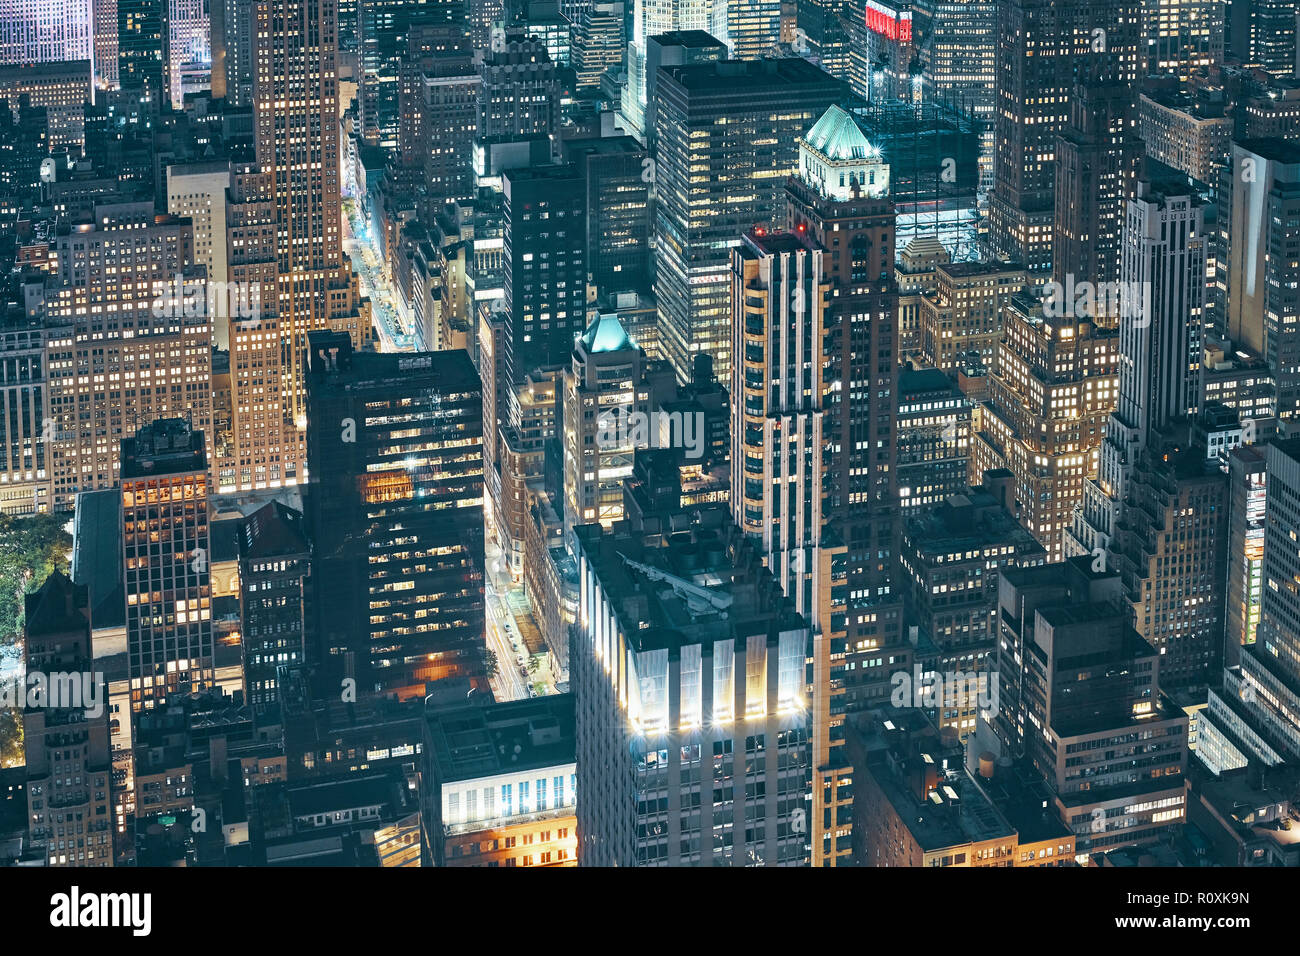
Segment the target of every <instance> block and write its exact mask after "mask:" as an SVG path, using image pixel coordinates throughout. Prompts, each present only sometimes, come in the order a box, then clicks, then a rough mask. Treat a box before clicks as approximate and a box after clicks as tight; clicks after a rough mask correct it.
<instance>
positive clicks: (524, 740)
mask: <svg viewBox="0 0 1300 956" xmlns="http://www.w3.org/2000/svg"><path fill="white" fill-rule="evenodd" d="M426 719H427V721H428V724H429V735H430V747H431V755H432V759H433V762H434V767H435V772H436V774H437V775H438V779H439V782H441V783H447V782H450V781H456V780H475V779H478V778H480V777H491V776H495V775H497V774H501V773H510V772H514V771H521V770H534V769H539V768H543V767H559V766H564V765H567V764H571V763H573V761H574V759H575V754H576V746H577V745H576V741H575V737H574V711H573V697H572V696H571V695H569V694H552V695H550V696H546V697H537V698H533V699H531V700H515V701H507V702H503V703H497V704H489V705H486V706H482V705H479V706H476V705H472V704H470V705H466V704H460V705H454V706H447V707H441V708H431V709H430V710H429V711H428V712H427V714H426Z"/></svg>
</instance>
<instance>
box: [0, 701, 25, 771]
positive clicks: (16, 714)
mask: <svg viewBox="0 0 1300 956" xmlns="http://www.w3.org/2000/svg"><path fill="white" fill-rule="evenodd" d="M25 761H26V757H25V756H24V754H23V715H22V711H20V710H16V709H15V708H12V707H5V708H2V709H0V767H17V766H19V765H20V764H22V763H24V762H25Z"/></svg>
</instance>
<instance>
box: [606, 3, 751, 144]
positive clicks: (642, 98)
mask: <svg viewBox="0 0 1300 956" xmlns="http://www.w3.org/2000/svg"><path fill="white" fill-rule="evenodd" d="M711 10H712V0H666V2H660V0H632V35H631V37H630V38H629V40H628V47H627V86H626V87H624V89H623V102H622V114H623V118H624V121H625V124H626V127H627V128H628V129H629V132H631V133H633V134H634V135H639V136H640V137H642V138H644V137H645V136H646V131H647V127H650V126H652V125H653V117H651V116H649V115H647V112H646V106H647V104H648V103H649V102H650V100H649V98H648V95H647V94H648V90H647V84H648V83H649V82H651V80H652V78H653V77H654V74H655V68H654V67H652V66H650V65H648V64H647V62H646V48H647V44H648V43H649V41H650V38H651V37H655V36H658V35H659V34H661V33H672V32H674V31H690V32H691V33H694V34H700V35H701V36H702V37H703V36H709V34H708V33H707V32H706V31H708V30H709V29H710V28H711V23H710V13H711ZM709 39H710V40H712V41H713V43H714V44H717V43H718V40H717V38H716V37H709ZM724 49H725V47H724ZM679 62H689V61H679Z"/></svg>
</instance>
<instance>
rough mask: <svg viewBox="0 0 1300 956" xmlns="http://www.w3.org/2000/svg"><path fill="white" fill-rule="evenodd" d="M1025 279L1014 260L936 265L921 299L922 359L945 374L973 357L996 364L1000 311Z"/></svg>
mask: <svg viewBox="0 0 1300 956" xmlns="http://www.w3.org/2000/svg"><path fill="white" fill-rule="evenodd" d="M1025 280H1026V275H1025V270H1024V269H1022V268H1021V267H1020V266H1018V265H1015V264H1014V263H999V262H954V263H944V264H940V265H938V266H937V267H936V269H935V283H934V291H933V292H932V293H931V294H930V295H927V296H925V298H924V299H923V300H922V303H921V357H922V358H923V359H924V360H925V363H926V364H927V365H930V366H933V367H934V368H937V369H940V370H941V371H944V372H947V373H948V374H949V375H955V374H956V370H957V368H958V367H959V366H960V365H961V364H963V363H965V362H969V361H970V360H971V359H973V358H976V357H978V359H979V361H981V362H982V363H984V365H986V366H989V367H993V366H995V365H996V364H997V360H998V343H999V342H1000V341H1001V339H1002V322H1003V315H1004V313H1005V311H1006V308H1007V304H1008V303H1009V302H1010V301H1011V297H1012V296H1013V295H1014V294H1015V293H1017V292H1019V291H1020V290H1021V288H1023V286H1024V284H1025Z"/></svg>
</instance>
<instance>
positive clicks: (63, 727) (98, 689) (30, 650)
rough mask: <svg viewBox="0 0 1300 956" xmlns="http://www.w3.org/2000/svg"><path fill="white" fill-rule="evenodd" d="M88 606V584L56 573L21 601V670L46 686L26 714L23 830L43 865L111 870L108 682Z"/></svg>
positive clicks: (111, 823) (110, 763) (111, 785)
mask: <svg viewBox="0 0 1300 956" xmlns="http://www.w3.org/2000/svg"><path fill="white" fill-rule="evenodd" d="M86 604H87V602H86V587H85V586H84V585H77V584H73V583H72V582H71V581H70V580H68V578H67V577H66V576H65V575H64V574H63V573H62V572H60V571H55V572H54V573H53V574H51V575H50V576H49V577H48V578H46V579H45V583H44V584H42V585H41V587H40V589H39V590H38V591H36V592H35V593H32V594H28V595H26V599H25V605H26V606H25V611H26V617H25V622H24V631H25V634H24V638H25V639H24V641H23V644H24V646H25V648H26V652H27V654H26V657H27V660H26V668H25V671H24V673H25V674H26V675H27V680H28V681H29V682H34V681H38V680H42V681H44V691H43V694H42V697H41V698H40V700H39V705H38V706H35V707H28V708H26V709H25V710H24V711H23V749H24V753H25V758H26V764H27V766H26V782H27V794H28V797H27V803H28V806H27V814H28V816H27V819H28V820H29V821H30V822H29V826H28V833H29V834H30V837H31V843H32V846H33V848H36V849H38V850H40V851H41V856H42V858H43V863H44V865H46V866H60V867H61V866H75V867H80V866H87V867H106V866H112V865H113V817H112V814H111V813H110V810H109V808H110V805H111V803H112V790H113V765H112V756H111V753H110V751H109V744H108V737H109V734H108V727H109V706H108V682H107V681H106V680H105V678H104V674H103V673H97V672H96V671H95V670H94V662H93V656H94V655H93V652H92V649H91V641H90V619H89V611H88V608H87V606H86ZM56 682H57V683H56ZM28 686H29V687H30V686H39V685H36V684H32V683H29V685H28ZM65 693H67V694H68V699H65V698H64V696H63V695H64V694H65ZM72 698H80V699H72ZM127 719H129V718H127Z"/></svg>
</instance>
